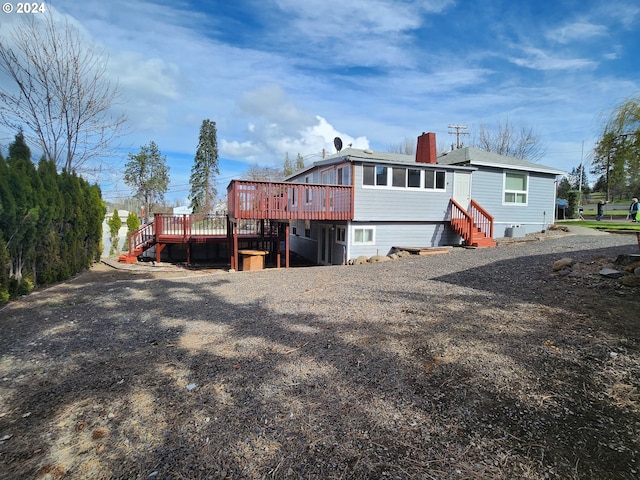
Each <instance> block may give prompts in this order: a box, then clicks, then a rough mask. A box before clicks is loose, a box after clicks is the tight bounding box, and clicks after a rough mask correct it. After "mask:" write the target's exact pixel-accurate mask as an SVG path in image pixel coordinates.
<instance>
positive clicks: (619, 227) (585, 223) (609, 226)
mask: <svg viewBox="0 0 640 480" xmlns="http://www.w3.org/2000/svg"><path fill="white" fill-rule="evenodd" d="M625 216H626V213H625ZM556 223H557V224H558V225H576V226H578V227H588V228H595V229H597V230H609V231H621V232H622V231H624V232H640V223H633V222H631V220H624V217H622V218H621V219H616V220H609V219H608V214H607V215H605V218H604V219H603V220H602V221H600V222H596V221H595V220H560V221H558V222H556Z"/></svg>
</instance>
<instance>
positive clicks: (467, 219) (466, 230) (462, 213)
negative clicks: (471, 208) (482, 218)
mask: <svg viewBox="0 0 640 480" xmlns="http://www.w3.org/2000/svg"><path fill="white" fill-rule="evenodd" d="M450 202H451V203H450V205H451V209H450V210H451V211H450V215H451V224H452V225H455V226H456V229H457V230H459V231H458V233H459V235H460V236H461V237H462V238H464V239H465V241H466V242H467V243H468V244H471V243H472V242H473V217H472V216H471V215H470V214H469V212H467V211H466V210H465V209H464V208H463V207H462V205H460V204H459V203H458V202H456V201H455V200H454V199H453V198H452V199H451V200H450Z"/></svg>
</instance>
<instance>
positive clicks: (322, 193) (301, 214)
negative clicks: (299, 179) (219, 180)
mask: <svg viewBox="0 0 640 480" xmlns="http://www.w3.org/2000/svg"><path fill="white" fill-rule="evenodd" d="M227 208H228V209H229V216H230V217H231V218H233V219H256V220H259V219H271V220H296V219H300V220H351V219H352V217H353V207H352V187H351V186H346V185H318V184H306V183H288V182H253V181H244V180H232V181H231V183H230V184H229V187H228V188H227Z"/></svg>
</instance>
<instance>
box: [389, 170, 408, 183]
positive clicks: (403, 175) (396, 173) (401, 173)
mask: <svg viewBox="0 0 640 480" xmlns="http://www.w3.org/2000/svg"><path fill="white" fill-rule="evenodd" d="M391 182H392V183H391V184H392V185H393V186H394V187H406V186H407V169H406V168H395V167H394V168H393V178H392V180H391Z"/></svg>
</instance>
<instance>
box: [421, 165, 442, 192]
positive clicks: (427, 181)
mask: <svg viewBox="0 0 640 480" xmlns="http://www.w3.org/2000/svg"><path fill="white" fill-rule="evenodd" d="M424 188H426V189H428V190H444V189H445V188H446V172H443V171H434V170H425V172H424Z"/></svg>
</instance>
